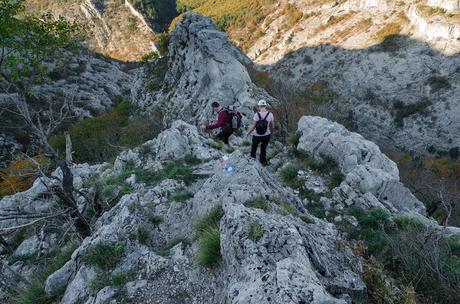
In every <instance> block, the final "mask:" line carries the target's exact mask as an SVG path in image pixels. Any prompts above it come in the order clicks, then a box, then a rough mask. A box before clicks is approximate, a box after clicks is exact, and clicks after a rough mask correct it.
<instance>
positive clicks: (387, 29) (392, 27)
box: [375, 23, 401, 42]
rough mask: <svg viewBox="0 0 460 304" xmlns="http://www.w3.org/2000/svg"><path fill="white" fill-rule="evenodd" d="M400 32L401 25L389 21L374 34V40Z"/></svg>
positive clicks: (381, 39)
mask: <svg viewBox="0 0 460 304" xmlns="http://www.w3.org/2000/svg"><path fill="white" fill-rule="evenodd" d="M400 32H401V25H399V24H398V23H389V24H386V25H385V26H384V27H382V28H381V29H380V30H379V31H378V32H377V33H376V34H375V40H377V41H378V42H382V41H384V40H385V38H386V37H388V36H392V35H397V34H399V33H400Z"/></svg>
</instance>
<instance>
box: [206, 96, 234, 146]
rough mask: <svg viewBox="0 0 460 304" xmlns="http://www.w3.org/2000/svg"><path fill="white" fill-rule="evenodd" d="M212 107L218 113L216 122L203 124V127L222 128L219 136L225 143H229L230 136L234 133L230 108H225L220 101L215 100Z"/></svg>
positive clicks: (209, 128)
mask: <svg viewBox="0 0 460 304" xmlns="http://www.w3.org/2000/svg"><path fill="white" fill-rule="evenodd" d="M211 107H212V110H213V111H214V112H215V113H216V114H217V121H216V122H215V123H214V124H208V125H201V128H202V129H208V130H213V129H217V128H220V132H219V134H217V138H219V139H220V140H222V141H223V142H224V144H226V145H228V144H229V143H228V138H229V137H230V135H232V133H233V129H232V125H231V117H230V114H229V113H228V110H227V109H225V108H223V107H222V106H221V105H220V104H219V103H218V102H213V103H212V104H211Z"/></svg>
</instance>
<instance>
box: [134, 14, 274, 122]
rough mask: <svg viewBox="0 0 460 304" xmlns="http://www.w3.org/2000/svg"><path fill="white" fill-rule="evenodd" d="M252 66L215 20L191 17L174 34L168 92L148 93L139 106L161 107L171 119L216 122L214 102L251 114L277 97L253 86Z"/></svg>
mask: <svg viewBox="0 0 460 304" xmlns="http://www.w3.org/2000/svg"><path fill="white" fill-rule="evenodd" d="M250 64H251V61H250V60H249V58H247V57H246V56H245V55H244V54H243V53H242V52H241V51H240V50H239V49H238V48H236V47H235V46H234V45H233V44H231V43H230V42H229V41H228V38H227V35H226V34H225V33H223V32H221V31H219V30H217V28H216V26H215V25H214V24H213V23H212V21H211V19H209V18H207V17H203V16H201V15H199V14H196V13H187V14H186V15H185V16H184V19H183V20H182V21H181V22H180V23H179V24H178V25H177V26H176V27H175V29H174V30H173V32H172V33H171V40H170V44H169V55H168V71H167V73H166V76H165V80H164V83H163V89H162V90H161V91H159V92H156V93H153V94H151V93H149V92H147V95H146V96H144V97H143V98H142V97H141V100H140V101H139V103H140V104H142V105H144V106H150V107H160V108H161V110H162V112H163V113H164V115H165V116H164V117H165V120H166V121H172V120H174V119H182V120H185V121H187V122H193V123H198V122H206V121H209V120H212V119H214V118H215V117H214V114H212V113H211V110H210V105H211V103H212V102H213V101H217V102H219V103H221V104H223V105H231V104H233V105H235V106H237V107H238V109H239V110H240V111H242V112H245V113H248V114H249V113H252V108H253V107H254V106H255V105H256V104H257V100H258V99H260V98H265V99H268V100H269V101H273V98H271V97H270V96H268V95H267V94H266V93H265V92H264V91H263V90H261V89H259V88H257V87H256V86H255V85H253V84H252V82H251V79H250V77H249V74H248V72H247V69H246V66H247V65H250ZM210 114H211V115H210Z"/></svg>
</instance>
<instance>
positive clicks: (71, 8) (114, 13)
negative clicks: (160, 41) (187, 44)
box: [25, 0, 157, 61]
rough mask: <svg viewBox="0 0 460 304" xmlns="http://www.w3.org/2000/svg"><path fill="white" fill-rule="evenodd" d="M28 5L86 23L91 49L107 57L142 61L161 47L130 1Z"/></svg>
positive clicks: (89, 0)
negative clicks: (155, 43) (157, 46)
mask: <svg viewBox="0 0 460 304" xmlns="http://www.w3.org/2000/svg"><path fill="white" fill-rule="evenodd" d="M25 4H26V8H27V10H28V11H32V12H38V13H44V12H48V11H49V12H51V13H52V14H53V15H54V16H56V17H58V16H63V17H65V18H66V19H68V20H71V21H77V22H78V23H80V24H82V25H83V26H84V27H85V29H86V31H87V39H86V42H87V44H88V46H89V48H90V49H91V50H93V51H95V52H98V53H101V54H104V55H106V56H109V57H112V58H115V59H118V60H126V61H135V60H137V61H138V60H140V59H142V57H143V56H144V55H146V54H148V53H151V52H153V51H156V50H157V49H156V47H155V45H154V39H155V32H154V31H153V30H152V28H151V26H150V25H149V24H148V23H147V22H146V20H145V18H144V16H143V15H142V14H141V13H140V12H139V11H138V10H136V8H134V7H133V6H132V4H131V3H130V2H129V1H128V0H121V1H120V0H109V1H98V0H84V1H64V2H63V1H58V2H56V1H53V0H45V1H43V0H39V1H37V0H27V1H26V3H25Z"/></svg>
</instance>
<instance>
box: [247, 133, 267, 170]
mask: <svg viewBox="0 0 460 304" xmlns="http://www.w3.org/2000/svg"><path fill="white" fill-rule="evenodd" d="M269 141H270V135H266V136H252V147H251V157H253V158H256V153H257V147H258V146H259V144H260V143H261V146H260V158H259V160H260V162H261V163H262V164H265V163H266V162H267V146H268V142H269Z"/></svg>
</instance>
